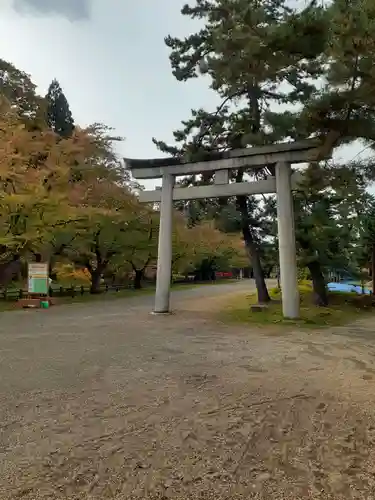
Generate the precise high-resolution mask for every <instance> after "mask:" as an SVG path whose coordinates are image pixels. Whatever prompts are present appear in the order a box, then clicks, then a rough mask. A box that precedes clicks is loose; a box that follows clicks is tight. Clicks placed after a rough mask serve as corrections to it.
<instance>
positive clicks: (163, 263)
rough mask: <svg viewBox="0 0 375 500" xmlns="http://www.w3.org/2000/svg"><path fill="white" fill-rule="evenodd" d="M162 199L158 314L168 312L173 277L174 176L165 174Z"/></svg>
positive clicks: (158, 269)
mask: <svg viewBox="0 0 375 500" xmlns="http://www.w3.org/2000/svg"><path fill="white" fill-rule="evenodd" d="M162 179H163V180H162V188H161V201H160V226H159V246H158V265H157V274H156V293H155V308H154V312H155V313H156V314H162V313H168V312H169V308H170V290H171V277H172V220H173V187H174V176H173V175H171V174H163V178H162Z"/></svg>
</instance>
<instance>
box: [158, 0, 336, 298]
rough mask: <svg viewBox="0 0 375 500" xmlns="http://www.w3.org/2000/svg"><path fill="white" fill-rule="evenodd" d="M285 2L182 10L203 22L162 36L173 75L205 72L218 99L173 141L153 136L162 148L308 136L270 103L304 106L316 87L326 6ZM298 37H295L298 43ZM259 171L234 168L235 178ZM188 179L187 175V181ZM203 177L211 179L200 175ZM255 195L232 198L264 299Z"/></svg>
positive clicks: (223, 0) (184, 151)
mask: <svg viewBox="0 0 375 500" xmlns="http://www.w3.org/2000/svg"><path fill="white" fill-rule="evenodd" d="M287 3H288V2H286V1H285V0H268V1H265V2H262V3H260V2H259V1H257V0H250V1H249V0H235V1H233V0H230V1H229V0H215V1H213V0H196V5H195V6H194V7H190V6H185V7H184V8H183V10H182V14H183V15H186V16H189V17H191V18H198V19H201V20H202V21H203V22H204V27H203V28H202V29H201V30H200V31H199V32H198V33H194V34H193V35H191V36H189V37H187V38H185V39H182V40H181V39H178V38H172V37H167V38H166V44H167V46H168V47H170V48H171V55H170V60H171V64H172V69H173V74H174V76H175V77H176V78H177V80H179V81H187V80H189V79H191V78H197V77H198V76H199V75H200V74H201V73H204V74H205V75H209V77H210V78H211V88H212V89H214V90H215V91H216V92H217V93H218V95H219V96H220V97H221V98H222V103H221V105H220V106H218V108H217V109H216V110H215V111H214V112H211V113H210V112H208V111H206V110H203V109H200V110H196V111H193V116H192V118H191V119H190V120H188V121H184V122H183V125H184V127H183V129H182V130H178V131H176V132H175V134H174V135H175V140H176V142H177V146H173V147H169V146H167V145H166V144H164V143H163V142H161V141H154V142H155V143H156V145H157V146H158V147H159V149H161V150H162V151H164V152H169V153H170V154H174V155H177V156H181V155H182V156H184V157H185V158H188V159H202V158H204V156H205V153H206V152H208V151H212V150H223V149H228V148H238V147H249V146H257V145H263V144H270V143H274V142H278V141H280V140H283V139H288V138H293V139H299V138H303V137H306V135H307V132H306V130H305V129H304V127H303V126H301V125H300V124H299V123H298V119H299V115H300V112H299V110H296V111H294V110H292V111H281V112H274V111H271V106H272V105H273V104H281V105H283V104H290V105H292V106H293V105H296V104H300V105H301V104H305V103H306V102H308V100H309V99H310V98H311V96H312V95H313V94H314V92H315V91H316V86H315V84H314V81H315V82H317V81H318V79H319V77H320V76H321V75H322V72H323V69H322V67H321V65H320V62H319V59H318V57H317V56H319V55H320V53H321V51H322V50H323V49H324V46H325V37H326V32H327V25H326V18H325V11H324V9H322V8H320V7H317V6H315V4H311V5H310V6H309V7H308V8H307V9H304V10H303V11H301V12H297V11H294V10H292V9H290V8H289V7H288V5H287ZM297 40H298V42H297ZM272 173H273V172H272V168H268V167H267V166H265V168H264V169H263V170H261V171H257V172H254V171H253V172H249V171H244V170H240V171H238V172H233V180H234V181H236V182H242V180H243V179H244V177H245V176H246V175H248V174H249V175H251V176H252V177H253V178H254V177H258V178H259V176H260V177H262V176H264V175H269V174H272ZM192 180H193V179H192ZM202 180H203V182H208V181H209V180H210V179H209V178H207V177H206V176H203V178H202ZM255 202H256V200H255V199H254V198H253V197H244V196H239V197H237V199H236V201H235V204H236V208H237V214H238V215H237V217H238V220H239V223H240V226H241V229H242V233H243V237H244V240H245V245H246V248H247V250H248V254H249V258H250V262H251V265H252V267H253V271H254V278H255V281H256V285H257V291H258V299H259V301H261V302H267V301H269V295H268V291H267V287H266V284H265V281H264V273H263V270H262V266H261V259H260V255H261V251H260V250H261V249H260V243H261V241H260V239H259V234H260V228H259V224H258V223H259V219H258V218H256V215H258V210H257V209H256V208H255V205H256V203H255Z"/></svg>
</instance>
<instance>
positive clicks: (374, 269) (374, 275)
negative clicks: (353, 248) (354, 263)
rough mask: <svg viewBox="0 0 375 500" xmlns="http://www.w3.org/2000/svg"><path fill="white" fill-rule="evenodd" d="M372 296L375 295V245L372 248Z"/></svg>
mask: <svg viewBox="0 0 375 500" xmlns="http://www.w3.org/2000/svg"><path fill="white" fill-rule="evenodd" d="M371 274H372V294H373V295H375V243H373V244H372V246H371Z"/></svg>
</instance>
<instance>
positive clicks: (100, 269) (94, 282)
mask: <svg viewBox="0 0 375 500" xmlns="http://www.w3.org/2000/svg"><path fill="white" fill-rule="evenodd" d="M106 267H107V266H106V264H105V263H100V264H98V265H97V267H96V269H90V268H88V269H89V271H90V274H91V287H90V293H92V294H98V293H100V282H101V279H102V276H103V273H104V271H105V269H106Z"/></svg>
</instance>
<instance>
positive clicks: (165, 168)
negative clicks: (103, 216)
mask: <svg viewBox="0 0 375 500" xmlns="http://www.w3.org/2000/svg"><path fill="white" fill-rule="evenodd" d="M319 146H320V142H319V141H317V140H316V139H306V140H304V141H296V142H284V143H279V144H271V145H266V146H259V147H252V148H243V149H232V150H228V151H222V152H217V151H213V152H210V153H206V154H205V155H204V156H203V157H202V158H201V159H199V160H197V161H191V160H187V159H184V158H174V157H167V158H153V159H134V158H124V161H125V164H126V166H127V167H128V168H129V170H130V171H131V172H132V174H133V176H134V177H135V178H136V179H158V178H160V177H162V176H163V174H171V175H176V176H177V175H189V174H194V173H201V172H209V171H217V170H230V169H236V168H241V167H261V166H264V165H272V164H276V163H279V162H286V163H304V162H308V161H313V160H314V159H315V158H316V157H317V155H318V152H319Z"/></svg>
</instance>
